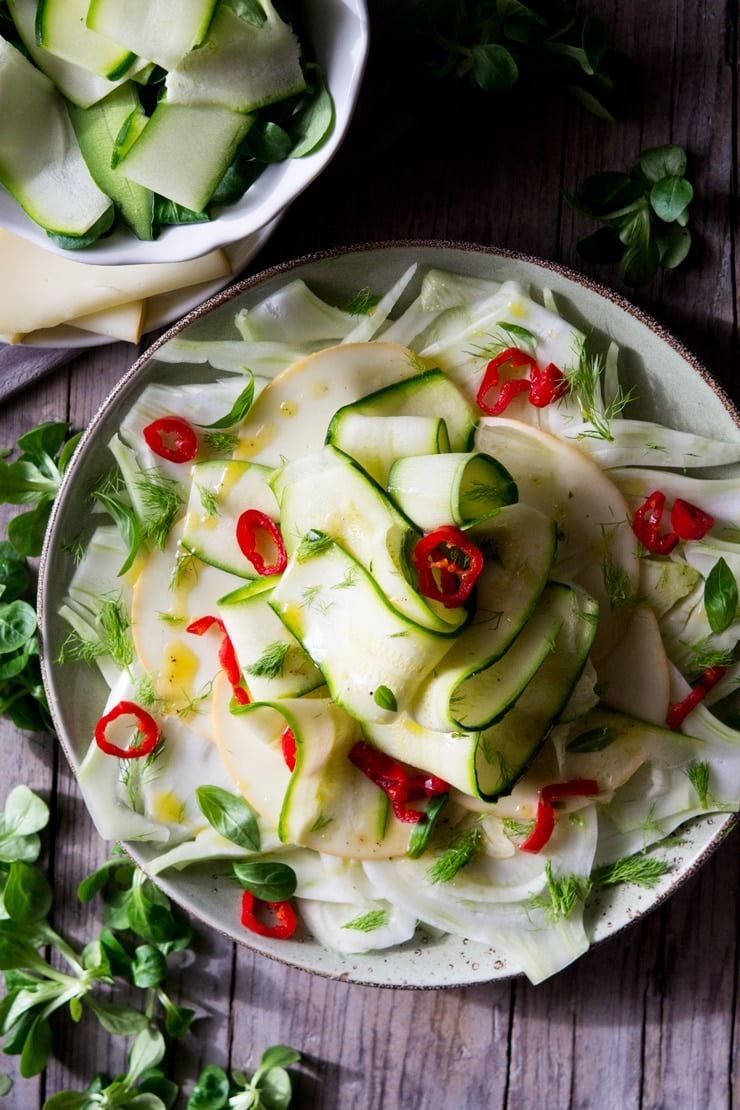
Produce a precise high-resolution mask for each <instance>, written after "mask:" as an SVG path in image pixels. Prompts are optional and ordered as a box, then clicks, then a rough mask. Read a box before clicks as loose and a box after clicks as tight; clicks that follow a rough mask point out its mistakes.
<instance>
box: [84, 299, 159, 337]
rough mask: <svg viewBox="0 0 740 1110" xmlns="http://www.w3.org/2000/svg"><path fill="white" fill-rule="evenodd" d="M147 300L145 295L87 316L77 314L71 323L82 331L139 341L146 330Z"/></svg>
mask: <svg viewBox="0 0 740 1110" xmlns="http://www.w3.org/2000/svg"><path fill="white" fill-rule="evenodd" d="M146 306H147V302H146V299H145V298H144V297H139V298H138V300H135V301H126V303H125V304H119V305H114V306H113V308H106V309H103V311H102V312H90V313H88V315H87V316H75V317H74V319H73V320H72V321H70V322H71V323H73V324H74V326H75V327H76V328H81V329H82V331H86V332H93V333H94V334H95V335H107V336H108V337H109V338H110V339H121V340H123V342H124V343H138V342H139V340H140V339H141V334H142V332H143V330H144V320H145V319H146Z"/></svg>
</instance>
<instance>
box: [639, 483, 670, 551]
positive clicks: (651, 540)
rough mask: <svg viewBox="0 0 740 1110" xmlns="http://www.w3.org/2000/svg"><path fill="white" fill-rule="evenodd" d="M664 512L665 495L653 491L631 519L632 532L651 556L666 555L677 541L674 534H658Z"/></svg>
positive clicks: (661, 492)
mask: <svg viewBox="0 0 740 1110" xmlns="http://www.w3.org/2000/svg"><path fill="white" fill-rule="evenodd" d="M664 510H665V494H664V493H663V491H662V490H659V489H656V490H654V491H653V492H652V493H651V494H650V496H649V497H647V498H646V499H645V500H644V501H643V503H642V505H640V507H639V509H637V510H636V512H635V515H634V517H633V518H632V531H633V532H634V533H635V535H636V536H637V538H638V540H639V541H640V543H641V544H642V546H643V547H644V548H645V549H646V550H647V551H649V552H651V554H653V555H668V554H669V553H670V552H671V551H673V548H674V547H675V546H676V544H677V543H678V541H679V536H678V534H677V533H676V532H666V533H664V534H663V535H661V533H660V525H661V521H662V519H663V512H664Z"/></svg>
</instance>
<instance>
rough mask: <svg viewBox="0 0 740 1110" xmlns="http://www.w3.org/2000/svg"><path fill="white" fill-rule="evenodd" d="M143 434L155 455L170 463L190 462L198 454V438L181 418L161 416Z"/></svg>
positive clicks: (148, 425)
mask: <svg viewBox="0 0 740 1110" xmlns="http://www.w3.org/2000/svg"><path fill="white" fill-rule="evenodd" d="M143 434H144V439H145V440H146V442H147V443H148V445H149V446H150V447H151V449H152V451H153V452H154V454H155V455H159V456H160V457H161V458H163V459H167V460H168V461H169V462H174V463H185V462H190V460H191V459H193V458H195V456H196V455H197V454H198V436H197V435H196V432H195V430H194V428H192V427H191V426H190V424H188V422H187V420H183V418H182V417H181V416H160V417H159V419H158V420H153V421H152V422H151V424H147V426H146V428H144V433H143Z"/></svg>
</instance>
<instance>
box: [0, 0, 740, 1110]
mask: <svg viewBox="0 0 740 1110" xmlns="http://www.w3.org/2000/svg"><path fill="white" fill-rule="evenodd" d="M400 7H401V5H399V4H396V3H394V2H393V0H371V8H372V13H371V14H372V32H373V35H372V49H371V56H370V61H369V65H368V70H367V75H366V81H365V85H364V89H363V93H362V96H361V99H360V103H359V105H358V109H357V113H356V117H355V120H354V122H353V126H352V128H351V130H350V133H349V136H348V137H347V139H346V141H345V143H344V145H343V147H342V149H341V150H340V152H339V154H338V155H337V157H336V159H335V161H334V162H333V164H332V165H331V167H330V168H329V169H328V170H327V171H326V173H325V174H324V175H323V176H322V178H321V179H320V180H319V181H317V182H316V183H315V184H314V185H313V186H312V187H311V188H310V189H309V190H307V192H306V193H305V194H304V195H303V196H302V197H300V198H299V199H298V200H297V201H296V202H295V204H294V205H293V206H292V208H291V209H290V211H289V212H288V213H287V214H286V216H285V218H284V220H283V221H282V223H281V225H280V227H279V228H278V230H277V232H276V234H275V235H274V237H273V238H272V239H271V240H270V242H269V243H268V244H267V245H266V247H265V248H264V249H263V251H262V253H261V255H260V256H259V257H258V258H257V259H255V260H254V261H253V262H252V264H251V265H250V267H249V270H250V272H255V271H256V270H258V269H260V268H262V267H263V266H267V265H269V264H271V263H273V262H279V261H283V260H285V259H287V258H291V257H296V256H299V255H302V254H305V253H307V252H310V251H312V250H315V249H321V248H325V247H331V246H340V245H346V244H350V243H359V242H378V241H382V240H386V239H392V238H408V237H421V238H431V239H453V240H460V241H466V240H467V241H471V242H476V243H483V244H493V245H496V246H503V247H508V248H512V249H516V250H520V251H524V252H530V253H534V254H537V255H541V256H544V257H547V258H550V259H554V260H557V261H561V262H563V263H565V264H566V265H569V266H572V267H574V268H576V269H579V270H581V271H583V272H586V273H588V274H590V275H591V276H592V277H594V278H596V279H597V280H599V281H603V282H604V283H606V284H609V285H611V286H613V287H615V288H617V289H619V290H620V291H622V292H624V293H626V294H627V295H628V296H629V297H630V298H631V299H632V300H633V301H634V302H635V303H637V304H638V305H640V306H641V307H643V308H645V309H646V310H648V311H649V312H651V313H652V314H653V315H654V316H655V317H656V318H657V319H658V320H659V321H660V322H661V323H663V324H665V325H666V326H667V327H669V328H670V329H671V330H672V331H674V332H675V334H676V335H677V336H678V337H679V338H680V339H681V340H683V341H684V342H685V343H686V344H687V345H688V346H689V347H690V348H691V349H692V350H693V351H694V352H696V354H697V355H698V356H699V357H700V358H701V359H702V360H703V361H704V362H705V363H706V364H707V366H708V367H709V368H710V369H711V372H712V373H713V374H714V375H715V376H716V377H717V378H718V379H719V380H720V381H722V382H723V383H724V384H725V385H726V386H727V387H728V388H730V389H734V388H736V386H737V385H738V384H740V383H738V382H737V370H738V367H737V352H738V334H737V264H738V254H737V230H738V229H737V214H738V207H737V141H738V130H737V111H738V100H737V97H738V82H737V65H738V59H737V5H736V3H734V0H727V2H726V3H725V0H706V2H704V3H696V4H692V3H687V4H654V5H648V4H645V3H639V2H638V0H609V2H607V0H593V2H590V3H589V4H588V5H584V8H586V7H587V8H588V10H589V11H591V12H594V13H596V14H601V15H602V16H603V17H604V18H605V19H606V20H607V21H608V22H609V24H610V25H611V26H612V27H613V28H614V32H615V41H616V44H617V46H618V47H619V48H620V49H621V50H622V51H623V52H624V53H625V54H627V55H629V56H630V57H632V58H633V59H634V61H635V63H636V65H637V68H638V70H639V71H640V73H641V75H642V82H643V88H642V99H641V100H639V99H638V98H634V99H635V102H634V103H633V104H631V105H629V106H628V108H627V111H626V115H625V118H624V119H622V120H620V122H618V123H616V124H613V123H611V124H610V123H607V122H605V121H602V120H597V119H594V118H592V117H590V116H588V115H587V114H586V113H584V112H583V111H582V110H581V109H579V108H578V107H576V106H574V105H572V104H569V103H564V102H563V101H562V100H560V99H558V98H557V97H552V99H551V100H548V102H547V103H543V104H542V105H541V109H540V111H539V112H537V113H536V114H534V115H532V114H531V113H527V112H525V111H524V110H523V109H519V108H518V107H517V105H516V104H512V105H508V106H506V107H505V108H501V107H500V106H498V105H496V104H495V103H492V104H491V105H490V107H488V106H485V107H482V106H479V107H478V108H476V109H475V110H473V109H471V106H470V102H469V101H467V100H466V99H465V98H461V99H458V98H455V97H452V96H440V95H439V94H434V93H431V92H429V91H428V90H426V89H421V88H419V87H417V86H416V85H415V84H414V83H413V82H412V81H410V79H409V74H408V67H404V66H403V65H401V64H399V61H398V58H397V56H396V52H395V51H394V49H393V44H394V38H395V27H396V20H397V13H398V10H399V8H400ZM669 141H674V142H677V143H680V144H681V145H683V146H685V147H686V149H687V150H688V152H689V156H690V176H691V177H692V180H693V181H694V184H695V186H696V199H695V202H694V204H693V206H692V219H691V226H692V228H693V229H694V233H695V246H694V250H693V252H692V256H691V259H690V262H689V263H688V264H687V265H685V266H684V267H682V268H681V269H680V270H678V271H676V272H673V273H665V274H663V275H661V276H660V277H658V278H656V279H655V281H654V282H653V283H652V284H651V285H650V286H649V287H647V288H646V289H642V290H638V291H633V290H627V289H625V288H624V287H622V286H621V285H620V282H619V278H618V276H617V275H616V271H615V270H614V269H613V268H609V267H606V266H597V265H586V264H585V263H584V262H583V261H582V260H581V259H580V256H579V255H578V253H577V249H576V241H577V239H578V238H579V237H580V236H582V235H584V234H586V233H587V232H588V231H590V230H591V229H592V228H591V227H590V226H589V225H588V221H586V220H585V219H584V218H583V217H582V216H580V215H577V214H575V213H574V212H573V211H572V210H571V209H570V207H569V206H568V205H567V204H566V203H565V201H564V199H563V196H562V193H561V189H567V190H570V191H573V190H575V189H576V188H577V187H578V185H579V184H580V183H581V182H582V181H583V179H584V177H585V176H587V175H588V174H590V173H594V172H598V171H601V170H606V169H622V168H625V167H627V166H629V165H630V164H631V163H632V162H633V161H634V159H635V158H636V156H637V154H638V153H639V151H640V149H641V148H643V147H646V146H652V145H657V144H661V143H665V142H669ZM3 280H8V278H7V277H6V276H3V277H2V278H0V282H1V281H3ZM142 346H144V344H142ZM134 356H135V350H134V348H133V347H130V346H124V345H122V344H119V345H112V346H110V347H103V348H96V349H93V350H89V351H86V352H84V353H81V354H79V355H77V356H76V357H75V358H74V360H73V361H72V363H71V364H70V365H69V367H65V368H58V369H53V370H51V371H50V372H49V373H48V374H47V376H46V377H44V378H43V379H42V380H38V381H36V382H35V383H34V384H32V385H29V386H28V388H26V389H25V390H23V391H22V392H18V393H15V394H14V395H13V398H12V401H6V402H5V403H4V404H3V405H2V407H0V448H2V447H9V446H11V444H12V443H13V441H14V439H15V437H16V436H17V435H18V434H20V432H22V431H24V430H26V429H27V428H29V427H31V426H32V425H34V424H36V423H38V422H39V421H41V420H47V419H49V420H51V419H67V418H69V419H70V420H72V422H73V423H74V424H75V426H77V427H84V426H85V425H86V424H87V422H88V421H89V420H90V419H91V417H92V415H93V414H94V412H95V411H96V409H97V407H98V405H99V404H100V402H101V401H102V399H103V398H104V397H105V395H106V393H107V391H108V390H109V389H110V387H111V386H112V385H113V383H114V382H115V381H116V380H117V378H118V377H119V376H120V374H121V373H122V372H123V371H124V370H125V369H126V368H127V367H128V366H129V365H130V363H131V362H132V360H133V357H134ZM15 357H17V356H14V360H15ZM14 365H15V361H14ZM1 367H2V363H0V370H1ZM0 767H1V768H2V793H3V794H5V793H6V792H7V790H9V789H10V787H11V785H13V784H14V783H16V782H26V783H28V785H29V786H31V787H32V788H34V789H36V790H38V791H39V792H40V793H42V794H43V795H44V796H45V797H47V798H48V799H49V800H50V804H51V806H52V811H53V829H52V833H51V838H50V843H49V859H48V863H49V867H50V869H51V874H52V876H53V880H54V886H55V890H56V893H57V908H56V911H55V923H56V925H57V927H58V928H60V929H61V931H62V932H64V933H66V934H67V935H69V936H70V937H72V938H76V939H83V938H84V937H86V936H87V935H88V932H89V929H90V928H91V927H92V922H93V920H94V918H95V913H96V907H95V906H92V907H89V908H88V909H86V910H84V911H80V909H79V907H78V906H77V904H76V899H75V894H74V892H75V888H76V885H77V883H78V882H79V880H80V879H81V878H82V877H83V876H84V875H85V874H87V873H88V871H89V870H91V869H92V868H93V867H94V866H95V864H96V863H98V862H100V861H101V860H102V859H104V858H105V857H106V855H107V852H108V846H107V845H104V844H102V843H101V842H100V841H99V839H98V837H97V835H96V833H95V832H94V830H93V828H92V825H91V823H90V821H89V819H88V818H87V815H86V813H85V812H84V809H83V807H82V804H81V802H80V798H79V793H78V791H77V788H76V785H75V782H74V780H73V778H72V776H71V775H70V773H69V771H68V770H67V768H66V766H65V763H64V760H63V758H62V756H61V755H60V753H59V752H58V751H57V750H56V749H55V748H54V746H53V744H52V742H51V740H49V739H46V738H43V737H30V736H27V735H21V734H19V733H18V732H16V731H15V730H14V729H13V728H11V727H10V726H9V725H8V724H7V723H6V722H2V721H0ZM737 835H738V834H737V833H734V834H733V835H731V836H730V838H729V839H728V840H727V841H726V842H725V843H724V844H723V845H722V846H721V847H720V848H719V849H718V851H717V852H716V853H715V854H714V856H713V857H712V858H711V859H710V860H709V861H708V863H707V864H706V865H705V867H704V868H703V869H702V870H701V872H700V874H699V875H697V876H696V877H694V878H693V879H692V880H691V881H690V882H688V883H687V884H686V885H685V886H683V887H682V888H681V889H680V890H679V891H678V892H677V893H676V894H675V895H674V896H673V897H672V898H671V899H670V900H669V901H668V902H667V903H666V904H664V905H663V906H662V907H661V908H660V909H658V910H657V911H655V912H654V913H653V914H651V915H650V916H648V917H647V918H645V919H643V920H641V921H639V922H638V923H637V924H635V925H634V926H633V927H631V928H629V929H627V930H625V931H623V932H622V933H620V934H619V935H617V936H616V937H614V938H613V939H612V940H610V941H609V942H607V943H604V944H603V945H601V946H599V947H597V948H595V949H594V950H592V951H591V952H590V953H588V954H587V955H586V956H585V957H584V958H583V959H582V960H580V961H579V962H578V963H577V964H576V965H575V966H573V967H572V968H570V969H568V970H567V971H565V972H563V973H562V974H560V975H559V976H557V977H556V978H555V979H553V980H550V981H548V982H546V983H544V984H542V985H541V986H539V987H533V986H531V985H529V984H528V983H526V982H524V981H520V980H516V981H511V982H505V983H497V984H491V985H483V986H478V987H471V988H466V989H455V990H443V991H393V990H387V989H379V988H366V987H360V986H355V985H348V984H346V983H341V982H331V981H327V980H325V979H322V978H318V977H315V976H312V975H309V974H307V973H305V972H302V971H294V970H291V969H289V968H285V967H283V966H281V965H279V964H277V963H273V962H271V961H269V960H266V959H263V958H260V957H257V956H255V955H253V954H252V953H251V952H249V951H248V950H246V949H243V948H236V949H235V948H234V946H233V945H232V944H231V943H230V942H227V941H226V940H224V939H223V938H222V937H220V936H218V935H215V934H211V933H206V932H204V931H203V930H201V929H199V928H198V927H197V926H196V942H195V949H196V952H197V957H196V958H195V959H194V960H191V961H188V962H186V963H185V964H184V965H183V966H182V967H181V968H179V970H178V971H177V972H176V974H175V976H174V979H173V988H172V989H173V994H174V996H175V997H181V998H182V999H183V1000H189V1002H190V1003H191V1004H192V1003H195V1004H196V1005H197V1007H198V1011H199V1014H200V1015H201V1016H200V1017H199V1019H198V1021H197V1022H196V1024H195V1026H194V1029H193V1032H192V1033H191V1034H189V1035H188V1037H186V1038H185V1040H184V1042H183V1045H182V1048H181V1050H180V1051H179V1053H178V1057H177V1059H176V1061H175V1065H174V1066H175V1070H176V1072H177V1075H178V1077H179V1078H180V1079H181V1080H182V1082H183V1083H184V1084H185V1085H186V1086H187V1083H188V1082H189V1081H191V1080H192V1078H193V1077H194V1075H195V1074H196V1073H197V1071H198V1069H199V1068H200V1067H201V1066H202V1065H203V1064H205V1063H220V1064H223V1065H224V1066H235V1067H245V1066H246V1067H249V1066H253V1065H254V1064H255V1063H256V1060H257V1058H258V1056H259V1054H260V1052H261V1050H262V1048H263V1047H264V1046H265V1045H267V1044H269V1043H273V1042H283V1043H288V1044H292V1045H294V1046H295V1047H297V1048H298V1049H299V1050H300V1051H301V1052H302V1053H303V1054H304V1063H303V1064H302V1066H301V1069H300V1079H299V1085H298V1086H299V1091H298V1098H297V1100H296V1102H297V1105H299V1106H301V1107H307V1108H310V1110H313V1108H316V1110H337V1108H341V1110H345V1108H352V1110H354V1108H362V1110H376V1108H377V1110H442V1108H443V1107H444V1108H448V1107H465V1108H469V1110H483V1108H491V1110H530V1108H533V1107H542V1106H545V1107H548V1108H558V1110H559V1108H566V1107H573V1108H578V1110H587V1108H594V1110H596V1108H598V1110H602V1108H603V1110H626V1108H630V1110H631V1108H637V1107H639V1108H641V1110H648V1108H649V1110H676V1108H678V1110H693V1108H694V1107H696V1108H697V1110H699V1108H702V1110H722V1108H730V1107H734V1106H737V1105H738V1102H739V1101H740V1080H739V1079H738V1044H737V1041H738V1034H737V1014H738V986H739V978H738V977H739V974H740V960H739V958H738V957H739V948H738V935H737V934H738V929H737V922H738V908H739V907H738V886H739V884H738V878H739V875H740V864H739V862H738V840H737ZM55 1030H56V1058H55V1060H54V1062H53V1063H52V1064H51V1065H50V1067H49V1068H48V1070H47V1073H46V1075H45V1077H44V1078H42V1079H40V1080H27V1081H18V1083H17V1084H16V1086H15V1087H14V1089H13V1092H12V1093H11V1094H10V1095H9V1096H8V1097H7V1098H6V1100H5V1105H6V1106H7V1107H9V1108H10V1107H14V1108H18V1110H32V1108H33V1107H39V1106H40V1105H41V1103H42V1101H43V1098H44V1097H45V1096H48V1095H50V1094H52V1093H53V1092H55V1091H58V1090H61V1089H63V1088H65V1087H68V1086H78V1087H80V1086H82V1085H83V1083H84V1082H85V1081H86V1080H87V1079H88V1078H89V1077H90V1076H91V1075H92V1074H93V1073H94V1072H95V1071H96V1070H98V1069H102V1070H109V1071H113V1072H115V1071H116V1070H120V1069H121V1067H122V1065H123V1062H124V1059H125V1049H126V1046H125V1043H123V1042H121V1041H115V1040H113V1039H111V1038H109V1037H107V1036H106V1035H104V1034H101V1033H100V1032H99V1030H98V1029H97V1027H96V1026H95V1024H94V1023H93V1022H91V1021H90V1020H88V1019H87V1018H86V1019H84V1020H83V1022H82V1024H81V1025H80V1026H74V1025H73V1024H72V1023H71V1022H69V1021H65V1020H60V1021H59V1022H58V1023H57V1024H56V1026H55ZM15 1066H16V1061H15V1059H8V1062H7V1064H4V1065H2V1066H0V1070H7V1071H13V1072H14V1073H15Z"/></svg>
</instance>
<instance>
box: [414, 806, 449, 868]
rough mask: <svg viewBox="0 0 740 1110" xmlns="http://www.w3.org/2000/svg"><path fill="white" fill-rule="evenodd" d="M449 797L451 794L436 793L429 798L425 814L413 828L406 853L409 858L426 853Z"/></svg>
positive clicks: (416, 857) (415, 857)
mask: <svg viewBox="0 0 740 1110" xmlns="http://www.w3.org/2000/svg"><path fill="white" fill-rule="evenodd" d="M449 799H450V795H449V794H436V795H435V796H434V797H432V798H430V799H429V801H428V802H427V804H426V807H425V809H424V816H423V817H422V819H421V821H417V822H416V824H415V825H414V826H413V828H412V830H411V836H410V837H409V846H408V848H407V849H406V855H407V856H408V857H409V859H418V858H419V856H423V855H424V852H425V851H426V850H427V847H428V845H429V839H430V837H431V835H432V833H433V832H434V827H435V825H436V823H437V820H438V819H439V815H440V814H441V813H442V811H443V809H444V808H445V806H446V805H447V803H448V801H449Z"/></svg>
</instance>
